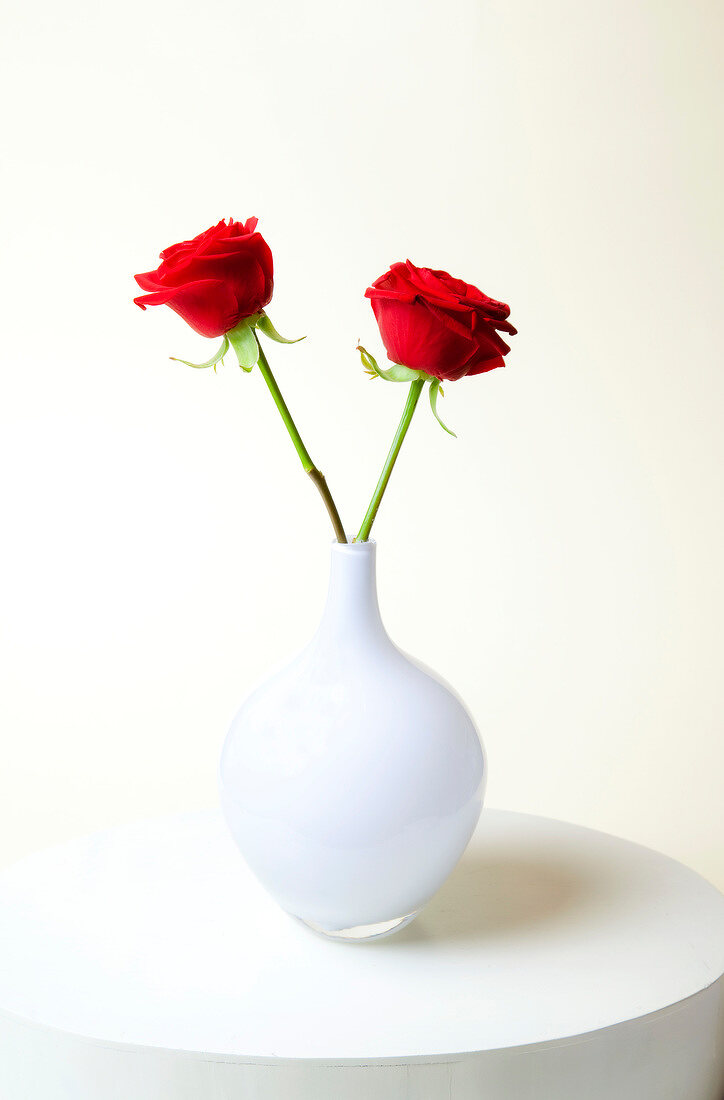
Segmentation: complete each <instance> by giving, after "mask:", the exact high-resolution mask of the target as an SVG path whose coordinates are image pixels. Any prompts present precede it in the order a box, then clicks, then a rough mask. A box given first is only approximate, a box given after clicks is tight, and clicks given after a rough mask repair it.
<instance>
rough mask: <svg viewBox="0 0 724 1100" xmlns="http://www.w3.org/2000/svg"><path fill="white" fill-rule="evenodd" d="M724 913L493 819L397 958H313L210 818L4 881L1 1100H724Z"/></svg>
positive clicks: (562, 840) (118, 839) (667, 864)
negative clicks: (371, 1099) (370, 1098)
mask: <svg viewBox="0 0 724 1100" xmlns="http://www.w3.org/2000/svg"><path fill="white" fill-rule="evenodd" d="M723 972H724V898H723V897H722V895H721V894H719V893H718V891H716V890H715V889H714V888H713V887H712V886H710V885H709V884H708V883H707V882H705V881H704V880H703V879H701V878H700V877H698V876H697V875H696V874H694V873H693V872H692V871H690V870H688V869H687V868H685V867H682V866H681V865H680V864H678V863H675V862H674V861H673V860H670V859H668V858H666V857H665V856H662V855H659V854H657V853H655V852H651V851H649V850H647V849H645V848H641V847H638V846H637V845H634V844H630V843H628V842H626V841H622V840H616V839H614V838H612V837H610V836H606V835H604V834H601V833H595V832H591V831H590V830H587V829H582V828H578V827H576V826H572V825H566V824H563V823H561V822H557V821H550V820H546V819H543V818H536V817H530V816H526V815H521V814H513V813H507V812H503V811H495V810H486V811H485V812H484V813H483V817H482V819H481V823H480V826H479V828H478V831H477V833H476V836H475V837H474V839H473V841H472V842H471V845H470V847H469V849H468V851H467V852H466V854H465V856H464V857H463V860H462V861H461V863H460V864H459V866H458V868H457V870H456V871H455V872H454V873H453V875H452V877H451V878H450V879H449V880H448V882H447V884H446V885H445V886H444V887H443V888H442V889H441V890H440V892H439V893H438V894H437V896H436V897H435V898H434V899H433V901H432V902H431V903H430V905H429V906H428V907H427V909H426V910H424V911H423V913H422V915H421V916H420V917H419V918H418V919H417V920H416V921H415V922H414V923H413V924H412V925H410V927H409V928H407V929H405V930H404V931H402V932H400V933H398V934H397V935H395V936H392V937H390V938H389V939H384V940H379V941H377V942H372V943H366V944H345V943H336V942H330V941H328V940H324V939H321V938H318V937H317V936H315V935H314V933H312V932H310V931H308V930H307V929H306V928H304V927H303V926H302V925H300V924H299V923H297V922H296V921H294V920H293V919H291V918H289V917H287V916H286V915H285V914H284V913H282V912H281V911H280V910H279V909H278V908H277V907H276V905H275V904H274V903H273V902H272V901H271V900H270V899H269V898H268V897H267V896H266V894H265V893H264V892H263V890H262V889H261V887H260V886H259V885H258V884H257V882H256V881H255V879H254V878H253V877H252V876H251V873H250V872H249V871H248V870H247V869H246V867H245V865H244V863H243V862H242V859H241V857H240V856H239V854H238V853H237V851H236V849H235V847H234V845H233V843H232V841H231V839H230V838H229V836H228V835H227V832H226V828H225V826H224V824H223V822H222V821H221V819H220V817H219V816H218V815H217V814H215V813H203V814H192V815H184V816H182V817H175V818H168V819H160V820H153V821H148V822H142V823H139V824H135V825H130V826H127V827H124V828H120V829H115V830H112V831H108V832H105V833H100V834H98V835H96V836H91V837H88V838H86V839H84V840H81V841H76V842H74V843H72V844H67V845H64V846H61V847H56V848H53V849H50V850H48V851H45V852H41V853H39V854H38V855H35V856H33V857H31V858H29V859H26V860H24V861H22V862H21V863H18V864H16V865H15V866H13V867H11V868H10V869H8V870H6V871H5V872H3V874H2V875H0V1096H2V1097H3V1100H362V1098H365V1100H366V1098H369V1097H374V1098H375V1100H423V1098H424V1100H450V1098H452V1100H473V1098H475V1100H503V1098H504V1100H534V1098H535V1100H584V1098H585V1100H604V1098H605V1100H721V1098H722V1097H723V1096H724V1034H723V1032H722V1028H723V1024H722V1021H723V1020H724V1012H723V1011H722V1009H723V1008H724V979H723V978H722V973H723Z"/></svg>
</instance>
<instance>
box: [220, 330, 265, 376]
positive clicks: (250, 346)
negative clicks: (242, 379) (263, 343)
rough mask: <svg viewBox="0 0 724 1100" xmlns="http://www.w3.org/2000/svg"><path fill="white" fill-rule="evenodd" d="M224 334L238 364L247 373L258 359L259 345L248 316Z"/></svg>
mask: <svg viewBox="0 0 724 1100" xmlns="http://www.w3.org/2000/svg"><path fill="white" fill-rule="evenodd" d="M226 335H227V336H228V338H229V343H230V344H231V346H232V348H233V349H234V351H235V352H236V358H237V359H238V360H239V366H240V367H241V369H242V370H244V371H246V372H247V373H248V372H249V371H250V370H251V369H252V367H254V366H255V365H256V364H257V363H258V361H259V345H258V343H257V340H256V335H255V334H254V329H253V328H252V326H251V325H250V324H249V318H246V320H244V321H240V322H239V324H238V325H237V326H236V328H232V329H231V330H230V331H229V332H227V334H226Z"/></svg>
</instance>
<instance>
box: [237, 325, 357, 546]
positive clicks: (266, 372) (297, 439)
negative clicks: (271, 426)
mask: <svg viewBox="0 0 724 1100" xmlns="http://www.w3.org/2000/svg"><path fill="white" fill-rule="evenodd" d="M255 335H256V333H255ZM256 342H257V344H258V345H259V370H260V371H261V373H262V377H263V379H264V381H265V382H266V384H267V386H268V387H269V391H270V393H271V395H272V397H273V398H274V404H275V405H276V407H277V408H278V409H279V412H280V413H281V418H282V420H283V421H284V423H285V425H286V429H287V431H288V432H289V435H290V436H291V438H292V443H293V444H294V447H295V449H296V452H297V454H298V455H299V458H300V460H301V463H302V466H303V467H304V469H305V471H306V473H308V474H309V476H310V478H311V479H312V481H313V482H314V484H315V485H316V487H317V489H318V490H319V494H320V496H321V498H322V500H323V501H324V504H325V507H326V509H327V511H328V512H329V518H330V519H331V521H332V527H333V528H334V533H335V535H336V537H337V542H346V541H347V536H346V535H345V533H344V527H343V526H342V520H341V519H340V518H339V512H338V511H337V505H336V504H335V503H334V500H333V499H332V494H331V493H330V491H329V487H328V485H327V482H326V481H325V479H324V474H323V473H322V472H321V470H318V469H317V467H316V466H315V465H314V463H313V462H312V460H311V458H310V457H309V451H308V450H307V448H306V447H305V446H304V443H303V442H302V437H301V436H300V434H299V431H298V430H297V426H296V424H295V423H294V421H293V420H292V414H291V413H290V412H289V409H288V408H287V404H286V401H285V400H284V398H283V397H282V394H281V390H280V389H279V386H278V385H277V382H276V378H275V377H274V375H273V374H272V372H271V367H270V366H269V363H268V361H267V357H266V355H265V354H264V349H263V348H262V346H261V343H260V341H259V338H258V337H257V339H256Z"/></svg>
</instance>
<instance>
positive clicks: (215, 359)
mask: <svg viewBox="0 0 724 1100" xmlns="http://www.w3.org/2000/svg"><path fill="white" fill-rule="evenodd" d="M228 350H229V341H228V340H227V338H226V337H225V336H224V337H223V338H222V340H221V347H220V348H219V350H218V351H217V352H215V353H214V355H212V356H211V358H210V359H207V360H206V362H205V363H190V362H189V361H188V359H177V358H176V356H175V355H172V356H171V359H172V360H173V362H174V363H183V365H184V366H185V367H193V368H194V370H205V369H206V367H213V368H214V370H216V364H217V363H221V364H222V365H223V362H224V356H225V355H226V353H227V351H228Z"/></svg>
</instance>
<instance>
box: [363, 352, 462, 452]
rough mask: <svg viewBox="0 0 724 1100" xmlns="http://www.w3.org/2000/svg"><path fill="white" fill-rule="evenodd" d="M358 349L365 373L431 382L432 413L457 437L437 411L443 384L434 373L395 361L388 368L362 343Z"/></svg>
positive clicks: (387, 378) (395, 378)
mask: <svg viewBox="0 0 724 1100" xmlns="http://www.w3.org/2000/svg"><path fill="white" fill-rule="evenodd" d="M357 351H358V352H359V353H360V357H361V359H362V366H363V367H364V371H365V374H368V375H369V376H370V378H384V380H385V382H417V381H422V382H429V383H430V408H431V409H432V415H433V416H434V417H435V419H436V420H437V422H438V424H439V425H440V427H441V428H442V429H443V430H444V431H446V432H447V434H448V435H451V436H453V438H455V439H457V436H456V435H455V432H453V431H451V430H450V428H448V426H447V424H444V423H443V422H442V420H441V419H440V416H439V413H438V411H437V398H438V394H439V395H440V396H441V397H444V396H445V394H444V392H443V388H442V385H441V384H440V379H439V378H436V377H435V376H434V375H433V374H427V372H426V371H422V370H412V368H411V367H403V366H402V364H401V363H393V364H392V366H391V367H389V368H388V369H386V370H383V368H382V367H381V366H380V365H379V363H378V362H377V360H376V359H375V357H374V355H370V353H369V352H368V351H367V349H366V348H363V347H362V345H361V344H358V345H357Z"/></svg>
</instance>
